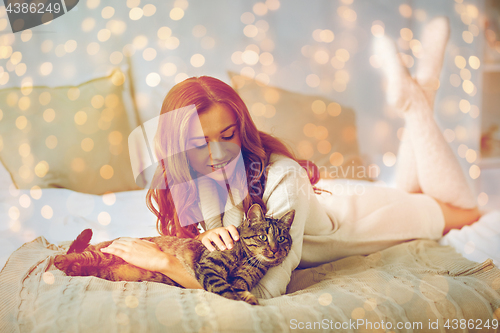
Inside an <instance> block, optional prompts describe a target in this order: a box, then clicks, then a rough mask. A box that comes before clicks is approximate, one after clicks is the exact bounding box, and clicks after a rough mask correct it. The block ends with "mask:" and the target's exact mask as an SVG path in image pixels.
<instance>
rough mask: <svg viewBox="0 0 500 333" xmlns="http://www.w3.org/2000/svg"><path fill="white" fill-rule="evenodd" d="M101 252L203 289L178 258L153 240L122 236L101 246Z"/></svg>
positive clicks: (186, 284) (183, 284)
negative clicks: (166, 251) (106, 245)
mask: <svg viewBox="0 0 500 333" xmlns="http://www.w3.org/2000/svg"><path fill="white" fill-rule="evenodd" d="M101 252H104V253H110V254H114V255H115V256H118V257H120V258H122V259H123V260H125V261H126V262H127V263H129V264H131V265H134V266H137V267H139V268H142V269H146V270H148V271H153V272H159V273H162V274H164V275H166V276H168V277H169V278H171V279H172V280H174V281H175V282H177V283H178V284H180V285H181V286H183V287H185V288H191V289H203V287H202V286H201V285H200V284H199V283H198V281H197V280H196V279H195V277H194V276H192V275H191V274H190V273H189V272H188V271H187V270H186V269H185V268H184V266H183V265H182V263H181V262H180V261H179V259H177V258H176V257H175V256H172V255H170V254H167V253H165V252H162V251H161V250H160V248H159V247H158V245H156V244H155V243H153V242H150V241H147V240H143V239H138V238H129V237H123V238H119V239H117V240H115V241H114V242H113V243H111V244H110V245H109V246H108V247H105V248H102V249H101Z"/></svg>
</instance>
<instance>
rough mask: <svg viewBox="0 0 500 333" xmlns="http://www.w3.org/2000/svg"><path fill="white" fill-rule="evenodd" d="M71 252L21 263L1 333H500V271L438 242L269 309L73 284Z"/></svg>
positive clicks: (1, 309) (37, 245) (7, 278)
mask: <svg viewBox="0 0 500 333" xmlns="http://www.w3.org/2000/svg"><path fill="white" fill-rule="evenodd" d="M65 250H66V247H57V246H55V245H53V244H49V243H48V242H47V241H46V240H45V239H44V238H42V237H40V238H37V239H36V240H34V241H32V242H30V243H26V244H25V245H23V246H22V247H21V248H20V249H18V250H17V251H15V252H14V253H13V254H12V255H11V257H10V258H9V261H8V262H7V264H6V266H5V267H4V269H3V270H2V272H1V273H0V299H1V302H0V332H3V333H10V332H30V333H32V332H289V331H293V332H295V331H303V330H305V331H339V332H358V331H359V332H364V331H372V330H373V331H381V332H383V331H394V332H411V331H413V332H419V331H420V332H445V331H450V332H451V331H453V332H466V331H467V330H468V329H469V330H470V331H475V330H477V331H480V332H494V331H496V329H494V327H495V326H494V325H495V321H496V325H497V326H496V327H498V318H499V317H500V295H499V292H500V270H499V269H498V268H497V267H495V266H494V265H493V264H492V262H491V260H487V261H485V262H484V263H482V264H477V263H474V262H471V261H469V260H467V259H465V258H463V257H462V256H461V255H460V254H458V253H456V252H455V250H454V249H453V248H451V247H448V246H445V247H443V246H439V245H438V244H437V243H436V242H434V241H427V240H417V241H412V242H407V243H403V244H399V245H396V246H394V247H391V248H389V249H386V250H383V251H381V252H377V253H374V254H371V255H369V256H366V257H364V256H354V257H348V258H345V259H342V260H339V261H336V262H332V263H329V264H325V265H322V266H319V267H315V268H309V269H305V270H297V271H295V272H294V274H293V275H292V280H291V282H290V284H289V286H288V291H287V292H288V293H287V294H286V295H283V296H280V297H277V298H273V299H269V300H261V304H262V305H261V306H251V305H249V304H246V303H244V302H240V301H232V300H228V299H225V298H223V297H220V296H218V295H215V294H212V293H209V292H206V291H204V290H189V289H181V288H177V287H171V286H167V285H163V284H159V283H151V282H110V281H106V280H103V279H99V278H95V277H68V276H66V275H65V274H64V273H63V272H61V271H59V270H57V269H56V268H55V267H54V266H53V258H54V256H55V255H56V254H59V253H63V252H64V251H65ZM495 318H496V319H495ZM486 323H488V326H489V328H488V326H486ZM472 328H473V329H472Z"/></svg>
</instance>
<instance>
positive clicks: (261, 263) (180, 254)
mask: <svg viewBox="0 0 500 333" xmlns="http://www.w3.org/2000/svg"><path fill="white" fill-rule="evenodd" d="M294 216H295V211H294V210H290V211H288V212H287V213H286V214H285V215H283V217H281V218H280V219H273V218H269V217H265V216H264V214H263V212H262V210H261V208H260V206H259V205H258V204H254V205H253V206H252V207H250V209H249V210H248V213H247V219H245V220H244V221H243V222H242V223H241V225H240V226H239V227H238V228H237V229H238V233H239V236H240V239H239V241H237V242H235V243H234V246H233V248H232V249H231V250H224V251H219V250H215V251H213V252H210V251H209V250H207V248H206V247H205V246H204V245H203V244H202V243H201V242H200V241H198V240H195V239H191V238H177V237H171V236H160V237H145V238H142V239H145V240H148V241H151V242H153V243H155V244H156V245H158V246H159V247H160V249H161V250H162V251H163V252H165V253H168V254H171V255H174V256H176V257H177V258H178V259H179V260H180V261H181V263H182V264H183V265H184V267H185V268H186V269H187V271H188V272H190V273H191V275H193V276H194V277H195V278H196V279H197V280H198V282H199V283H200V285H202V286H203V288H204V289H205V290H207V291H210V292H213V293H216V294H219V295H221V296H224V297H226V298H229V299H233V300H243V301H245V302H247V303H250V304H258V301H257V298H256V297H255V296H254V295H252V294H251V293H250V290H252V288H253V287H254V286H255V285H256V284H257V283H258V282H259V280H260V279H261V278H262V277H263V276H264V274H265V273H266V272H267V270H268V269H269V268H270V267H272V266H277V265H279V264H280V263H282V262H283V260H284V259H285V257H286V256H287V255H288V253H289V251H290V248H291V246H292V238H291V236H290V233H289V231H290V226H291V225H292V222H293V219H294ZM91 238H92V231H91V230H90V229H86V230H84V231H83V232H82V233H81V234H80V235H79V236H78V237H77V239H76V240H75V241H74V242H73V243H72V244H71V246H70V248H69V249H68V252H67V253H66V254H63V255H58V256H56V257H55V258H54V264H55V266H56V267H57V268H58V269H60V270H62V271H64V272H65V273H66V274H67V275H70V276H97V277H100V278H103V279H106V280H110V281H152V282H161V283H165V284H169V285H173V286H177V287H181V286H180V285H179V284H178V283H176V282H175V281H173V280H171V279H170V278H168V277H167V276H166V275H163V274H161V273H159V272H152V271H147V270H144V269H141V268H138V267H136V266H133V265H130V264H128V263H126V262H125V261H124V260H123V259H121V258H119V257H117V256H115V255H112V254H109V253H103V252H101V251H100V249H101V248H104V247H107V246H108V245H110V244H111V243H112V241H107V242H102V243H99V244H97V245H89V242H90V239H91Z"/></svg>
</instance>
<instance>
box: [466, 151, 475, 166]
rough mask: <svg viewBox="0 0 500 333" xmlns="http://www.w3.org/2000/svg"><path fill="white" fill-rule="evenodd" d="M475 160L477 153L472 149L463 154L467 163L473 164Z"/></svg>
mask: <svg viewBox="0 0 500 333" xmlns="http://www.w3.org/2000/svg"><path fill="white" fill-rule="evenodd" d="M476 158H477V153H476V151H475V150H474V149H467V152H466V153H465V159H466V160H467V162H469V163H474V162H475V161H476Z"/></svg>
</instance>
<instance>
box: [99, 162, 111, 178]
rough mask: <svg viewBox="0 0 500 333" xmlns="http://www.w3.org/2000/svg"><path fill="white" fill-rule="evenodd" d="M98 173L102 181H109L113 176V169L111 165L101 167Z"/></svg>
mask: <svg viewBox="0 0 500 333" xmlns="http://www.w3.org/2000/svg"><path fill="white" fill-rule="evenodd" d="M99 173H100V175H101V177H102V178H104V179H111V178H112V177H113V174H114V170H113V167H112V166H111V165H107V164H106V165H103V166H102V167H101V169H100V170H99Z"/></svg>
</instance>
